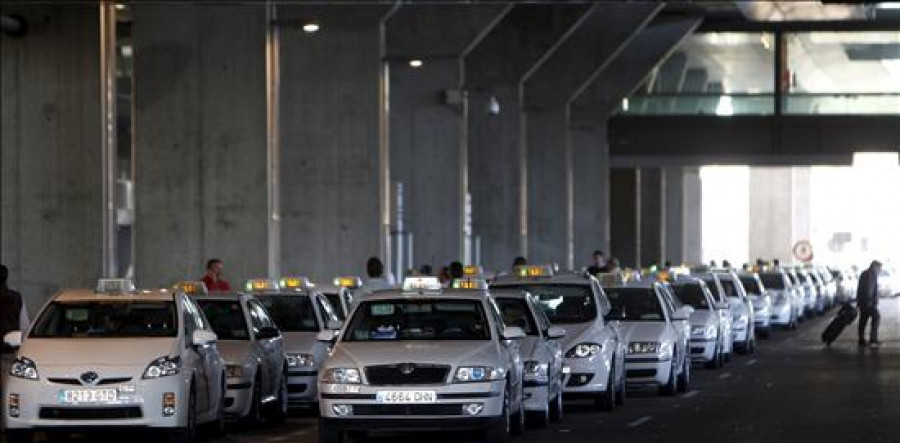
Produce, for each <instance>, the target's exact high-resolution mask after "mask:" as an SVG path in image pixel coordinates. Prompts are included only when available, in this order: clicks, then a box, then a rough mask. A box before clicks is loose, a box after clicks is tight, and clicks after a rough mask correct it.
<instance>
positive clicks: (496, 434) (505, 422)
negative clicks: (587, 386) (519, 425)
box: [334, 385, 512, 443]
mask: <svg viewBox="0 0 900 443" xmlns="http://www.w3.org/2000/svg"><path fill="white" fill-rule="evenodd" d="M509 389H510V387H509V385H506V389H504V390H503V410H502V411H500V417H498V418H497V420H495V421H494V422H493V423H492V424H491V425H490V427H488V429H487V430H486V431H485V433H484V438H483V439H482V440H483V441H484V442H485V443H505V442H506V441H509V434H510V422H511V421H512V420H511V418H510V412H509V410H510V406H511V405H510V398H509ZM334 443H339V442H334Z"/></svg>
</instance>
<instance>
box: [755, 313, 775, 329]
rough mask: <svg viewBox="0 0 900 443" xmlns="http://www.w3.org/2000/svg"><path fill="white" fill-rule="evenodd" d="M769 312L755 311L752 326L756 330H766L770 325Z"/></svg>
mask: <svg viewBox="0 0 900 443" xmlns="http://www.w3.org/2000/svg"><path fill="white" fill-rule="evenodd" d="M771 315H772V314H771V312H770V311H756V313H755V314H754V318H753V324H754V325H755V326H756V329H766V328H768V327H769V326H770V325H771V319H770V318H769V317H770V316H771Z"/></svg>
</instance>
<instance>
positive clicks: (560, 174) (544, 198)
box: [526, 107, 569, 267]
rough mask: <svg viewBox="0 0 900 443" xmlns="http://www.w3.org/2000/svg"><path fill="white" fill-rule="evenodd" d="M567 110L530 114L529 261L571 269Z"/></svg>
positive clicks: (528, 144)
mask: <svg viewBox="0 0 900 443" xmlns="http://www.w3.org/2000/svg"><path fill="white" fill-rule="evenodd" d="M564 111H565V108H564V107H557V108H552V109H547V110H544V111H532V112H528V114H527V120H526V122H527V123H526V125H527V134H528V142H527V146H528V259H529V260H530V261H531V262H534V263H558V264H559V265H560V266H561V267H567V266H568V250H567V245H568V243H567V233H568V230H567V227H568V225H569V223H568V217H569V215H568V201H567V199H568V196H569V192H568V191H567V174H566V169H567V167H568V165H567V164H566V126H567V125H566V114H565V112H564Z"/></svg>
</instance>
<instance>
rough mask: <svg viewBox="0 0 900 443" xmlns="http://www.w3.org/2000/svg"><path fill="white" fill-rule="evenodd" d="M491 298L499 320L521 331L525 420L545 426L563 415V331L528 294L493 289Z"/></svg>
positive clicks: (538, 425)
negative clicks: (523, 334) (501, 319)
mask: <svg viewBox="0 0 900 443" xmlns="http://www.w3.org/2000/svg"><path fill="white" fill-rule="evenodd" d="M491 297H493V298H494V301H495V302H496V303H497V306H498V307H499V308H500V314H501V315H502V316H503V322H504V324H506V325H509V326H517V327H520V328H522V330H523V331H525V335H526V337H525V338H524V339H522V341H521V343H520V354H521V355H522V360H524V362H525V373H524V380H523V385H524V389H525V413H526V418H527V422H528V423H529V424H531V425H532V426H533V427H535V428H546V427H547V426H548V425H549V423H550V422H555V421H559V420H560V419H562V416H563V400H562V395H563V394H562V391H563V382H564V377H565V374H564V373H563V367H564V364H563V355H562V348H560V345H559V340H561V339H562V338H564V337H565V336H566V330H565V329H562V328H559V327H556V326H553V325H551V323H550V320H549V319H548V318H547V315H546V314H545V313H544V310H543V309H542V308H541V306H540V304H539V303H538V301H537V300H536V299H535V297H534V296H533V295H531V293H529V292H527V291H519V290H516V289H497V288H495V289H493V290H492V291H491Z"/></svg>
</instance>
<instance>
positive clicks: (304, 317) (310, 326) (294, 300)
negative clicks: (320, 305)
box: [259, 295, 319, 332]
mask: <svg viewBox="0 0 900 443" xmlns="http://www.w3.org/2000/svg"><path fill="white" fill-rule="evenodd" d="M259 301H260V303H262V304H263V306H265V307H266V309H268V311H269V313H270V314H271V315H272V319H273V320H274V321H275V324H276V325H277V326H278V328H279V329H281V330H282V331H286V332H317V331H319V322H318V320H317V319H316V312H315V310H314V309H313V304H312V301H311V300H310V298H309V297H308V296H303V295H266V296H265V297H261V298H260V300H259Z"/></svg>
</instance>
